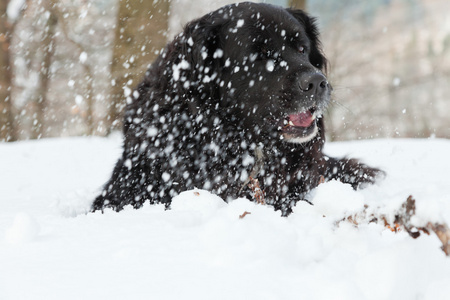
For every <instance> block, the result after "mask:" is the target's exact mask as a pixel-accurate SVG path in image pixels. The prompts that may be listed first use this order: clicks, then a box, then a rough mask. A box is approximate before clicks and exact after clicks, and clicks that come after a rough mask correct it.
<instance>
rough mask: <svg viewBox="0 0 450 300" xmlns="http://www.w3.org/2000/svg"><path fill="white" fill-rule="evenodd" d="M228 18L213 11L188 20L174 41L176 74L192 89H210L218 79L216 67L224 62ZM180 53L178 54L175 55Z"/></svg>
mask: <svg viewBox="0 0 450 300" xmlns="http://www.w3.org/2000/svg"><path fill="white" fill-rule="evenodd" d="M225 23H226V20H223V18H222V19H221V18H216V17H215V16H214V15H212V14H209V15H206V16H204V17H202V18H200V19H197V20H194V21H192V22H190V23H188V24H187V25H186V26H185V27H184V30H183V32H182V33H181V34H180V35H178V36H177V37H176V38H175V40H174V41H173V42H172V47H174V48H176V51H169V53H171V54H172V58H169V61H170V63H171V64H172V70H170V71H171V72H172V78H173V80H174V81H181V83H182V85H184V86H185V88H188V86H189V87H190V90H192V91H198V90H200V91H201V90H210V89H208V88H207V86H208V85H209V84H210V83H213V82H214V81H215V80H216V79H218V74H214V72H215V71H217V70H220V67H221V66H222V65H223V50H222V46H223V41H222V40H221V39H222V36H223V34H222V31H223V26H224V24H225ZM175 55H176V56H175Z"/></svg>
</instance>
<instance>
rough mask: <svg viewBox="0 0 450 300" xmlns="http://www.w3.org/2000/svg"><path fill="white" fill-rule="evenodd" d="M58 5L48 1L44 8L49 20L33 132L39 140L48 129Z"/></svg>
mask: <svg viewBox="0 0 450 300" xmlns="http://www.w3.org/2000/svg"><path fill="white" fill-rule="evenodd" d="M56 5H57V1H54V0H48V1H45V2H44V4H43V7H44V9H45V11H47V12H48V19H47V20H46V24H45V29H44V33H43V37H42V41H41V42H42V44H41V47H40V48H41V49H42V63H41V69H40V71H39V87H38V89H37V91H36V92H37V93H36V96H35V100H34V101H35V102H34V118H33V128H32V132H31V138H33V139H39V138H41V137H43V136H45V134H46V132H45V130H46V129H47V126H46V123H47V120H46V117H47V114H46V112H47V110H48V98H47V95H48V94H49V91H48V90H49V88H50V81H51V77H52V74H51V71H50V67H51V63H52V57H53V54H54V51H55V41H54V38H55V31H56V25H57V24H58V18H57V16H56V14H55V12H54V8H55V7H56Z"/></svg>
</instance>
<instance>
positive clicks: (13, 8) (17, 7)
mask: <svg viewBox="0 0 450 300" xmlns="http://www.w3.org/2000/svg"><path fill="white" fill-rule="evenodd" d="M24 4H25V0H10V1H9V3H8V7H7V9H6V14H7V15H8V18H9V19H10V20H12V21H16V20H17V18H18V17H19V15H20V11H21V10H22V7H23V6H24Z"/></svg>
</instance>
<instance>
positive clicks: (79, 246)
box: [0, 135, 450, 300]
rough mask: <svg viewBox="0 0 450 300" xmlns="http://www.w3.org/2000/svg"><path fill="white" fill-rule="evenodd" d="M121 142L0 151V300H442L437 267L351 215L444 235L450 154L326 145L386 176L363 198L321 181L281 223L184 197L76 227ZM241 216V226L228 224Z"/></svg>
mask: <svg viewBox="0 0 450 300" xmlns="http://www.w3.org/2000/svg"><path fill="white" fill-rule="evenodd" d="M121 143H122V142H121V137H120V136H119V135H115V136H112V137H110V138H98V137H84V138H60V139H46V140H40V141H25V142H17V143H8V144H6V143H2V144H0V170H1V171H0V183H1V184H0V206H1V209H0V299H107V298H111V299H358V300H360V299H376V300H382V299H430V300H431V299H433V300H436V299H448V295H449V293H450V258H448V257H446V256H445V255H444V253H443V252H442V251H441V249H440V246H441V244H440V242H439V240H438V239H437V238H436V236H435V235H434V234H431V235H429V236H427V235H424V234H422V235H421V236H420V237H419V238H418V239H412V238H411V237H410V236H409V235H408V234H407V233H406V232H399V233H393V232H391V231H390V230H388V229H386V228H385V227H384V226H383V225H382V224H376V223H361V224H360V225H359V226H358V227H355V226H354V225H352V224H351V223H350V222H341V220H343V219H344V218H346V217H348V216H352V215H354V214H355V213H357V212H360V211H361V210H362V209H363V208H364V205H367V206H368V212H369V213H370V212H375V211H377V212H379V213H383V214H385V215H386V216H388V217H389V216H390V217H393V215H394V213H395V211H396V210H398V209H399V207H400V206H401V204H402V203H403V202H404V201H405V200H406V198H407V197H408V196H409V195H413V196H414V198H415V199H416V205H417V210H416V217H415V218H414V222H415V223H416V224H417V225H419V224H423V223H424V222H427V221H433V222H445V223H447V224H448V223H450V185H449V184H448V176H447V174H448V169H449V166H450V164H449V159H448V153H450V141H448V140H439V139H426V140H425V139H423V140H407V139H405V140H401V139H395V140H372V141H352V142H340V143H329V144H327V145H326V153H327V154H329V155H332V156H343V155H348V156H353V157H358V158H361V159H362V160H363V161H364V162H366V163H367V164H370V165H373V166H379V167H381V168H383V169H384V170H386V171H387V173H388V175H387V177H386V179H385V180H384V181H381V182H380V183H378V184H376V185H374V186H369V187H367V188H366V189H364V190H360V191H353V190H352V189H351V188H350V187H349V186H348V185H345V184H342V183H340V182H336V181H331V182H327V183H324V184H322V185H320V186H319V187H318V188H317V189H316V190H314V191H313V192H311V194H310V197H309V200H310V201H311V202H313V203H314V205H313V206H312V205H310V204H308V203H307V202H300V203H299V204H298V205H297V207H295V209H294V213H293V214H292V215H291V216H289V217H288V218H282V217H280V213H279V212H275V211H273V210H272V208H271V207H268V206H264V205H257V204H255V203H252V202H250V201H248V200H245V199H236V200H234V201H231V202H230V203H228V204H227V203H225V202H223V201H222V199H220V198H219V197H217V196H215V195H211V194H210V193H209V192H207V191H204V190H192V191H186V192H183V193H182V194H180V195H178V196H176V197H175V198H174V199H173V203H172V209H171V210H169V211H165V210H164V207H163V206H161V205H154V206H151V205H146V206H144V207H143V208H142V209H139V210H134V209H131V208H126V209H125V210H124V211H122V212H120V213H115V212H113V211H106V212H105V213H104V214H101V213H86V212H87V211H88V209H89V206H90V203H91V201H92V200H93V199H94V197H95V196H96V195H97V194H98V193H99V192H100V190H101V189H100V187H101V186H102V184H104V183H105V182H106V180H107V179H108V177H109V176H110V173H111V172H112V168H113V166H114V163H115V161H116V159H117V158H118V157H119V156H120V154H121ZM244 212H249V214H247V215H245V216H244V217H243V218H240V217H239V216H241V215H243V214H244Z"/></svg>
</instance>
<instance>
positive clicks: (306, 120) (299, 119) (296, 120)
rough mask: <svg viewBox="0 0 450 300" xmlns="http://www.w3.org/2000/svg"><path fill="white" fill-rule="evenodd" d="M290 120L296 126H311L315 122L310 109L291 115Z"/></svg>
mask: <svg viewBox="0 0 450 300" xmlns="http://www.w3.org/2000/svg"><path fill="white" fill-rule="evenodd" d="M289 121H291V122H292V123H293V124H294V126H296V127H309V126H310V125H311V123H312V122H313V118H312V114H311V112H310V111H304V112H301V113H298V114H292V115H289Z"/></svg>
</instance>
